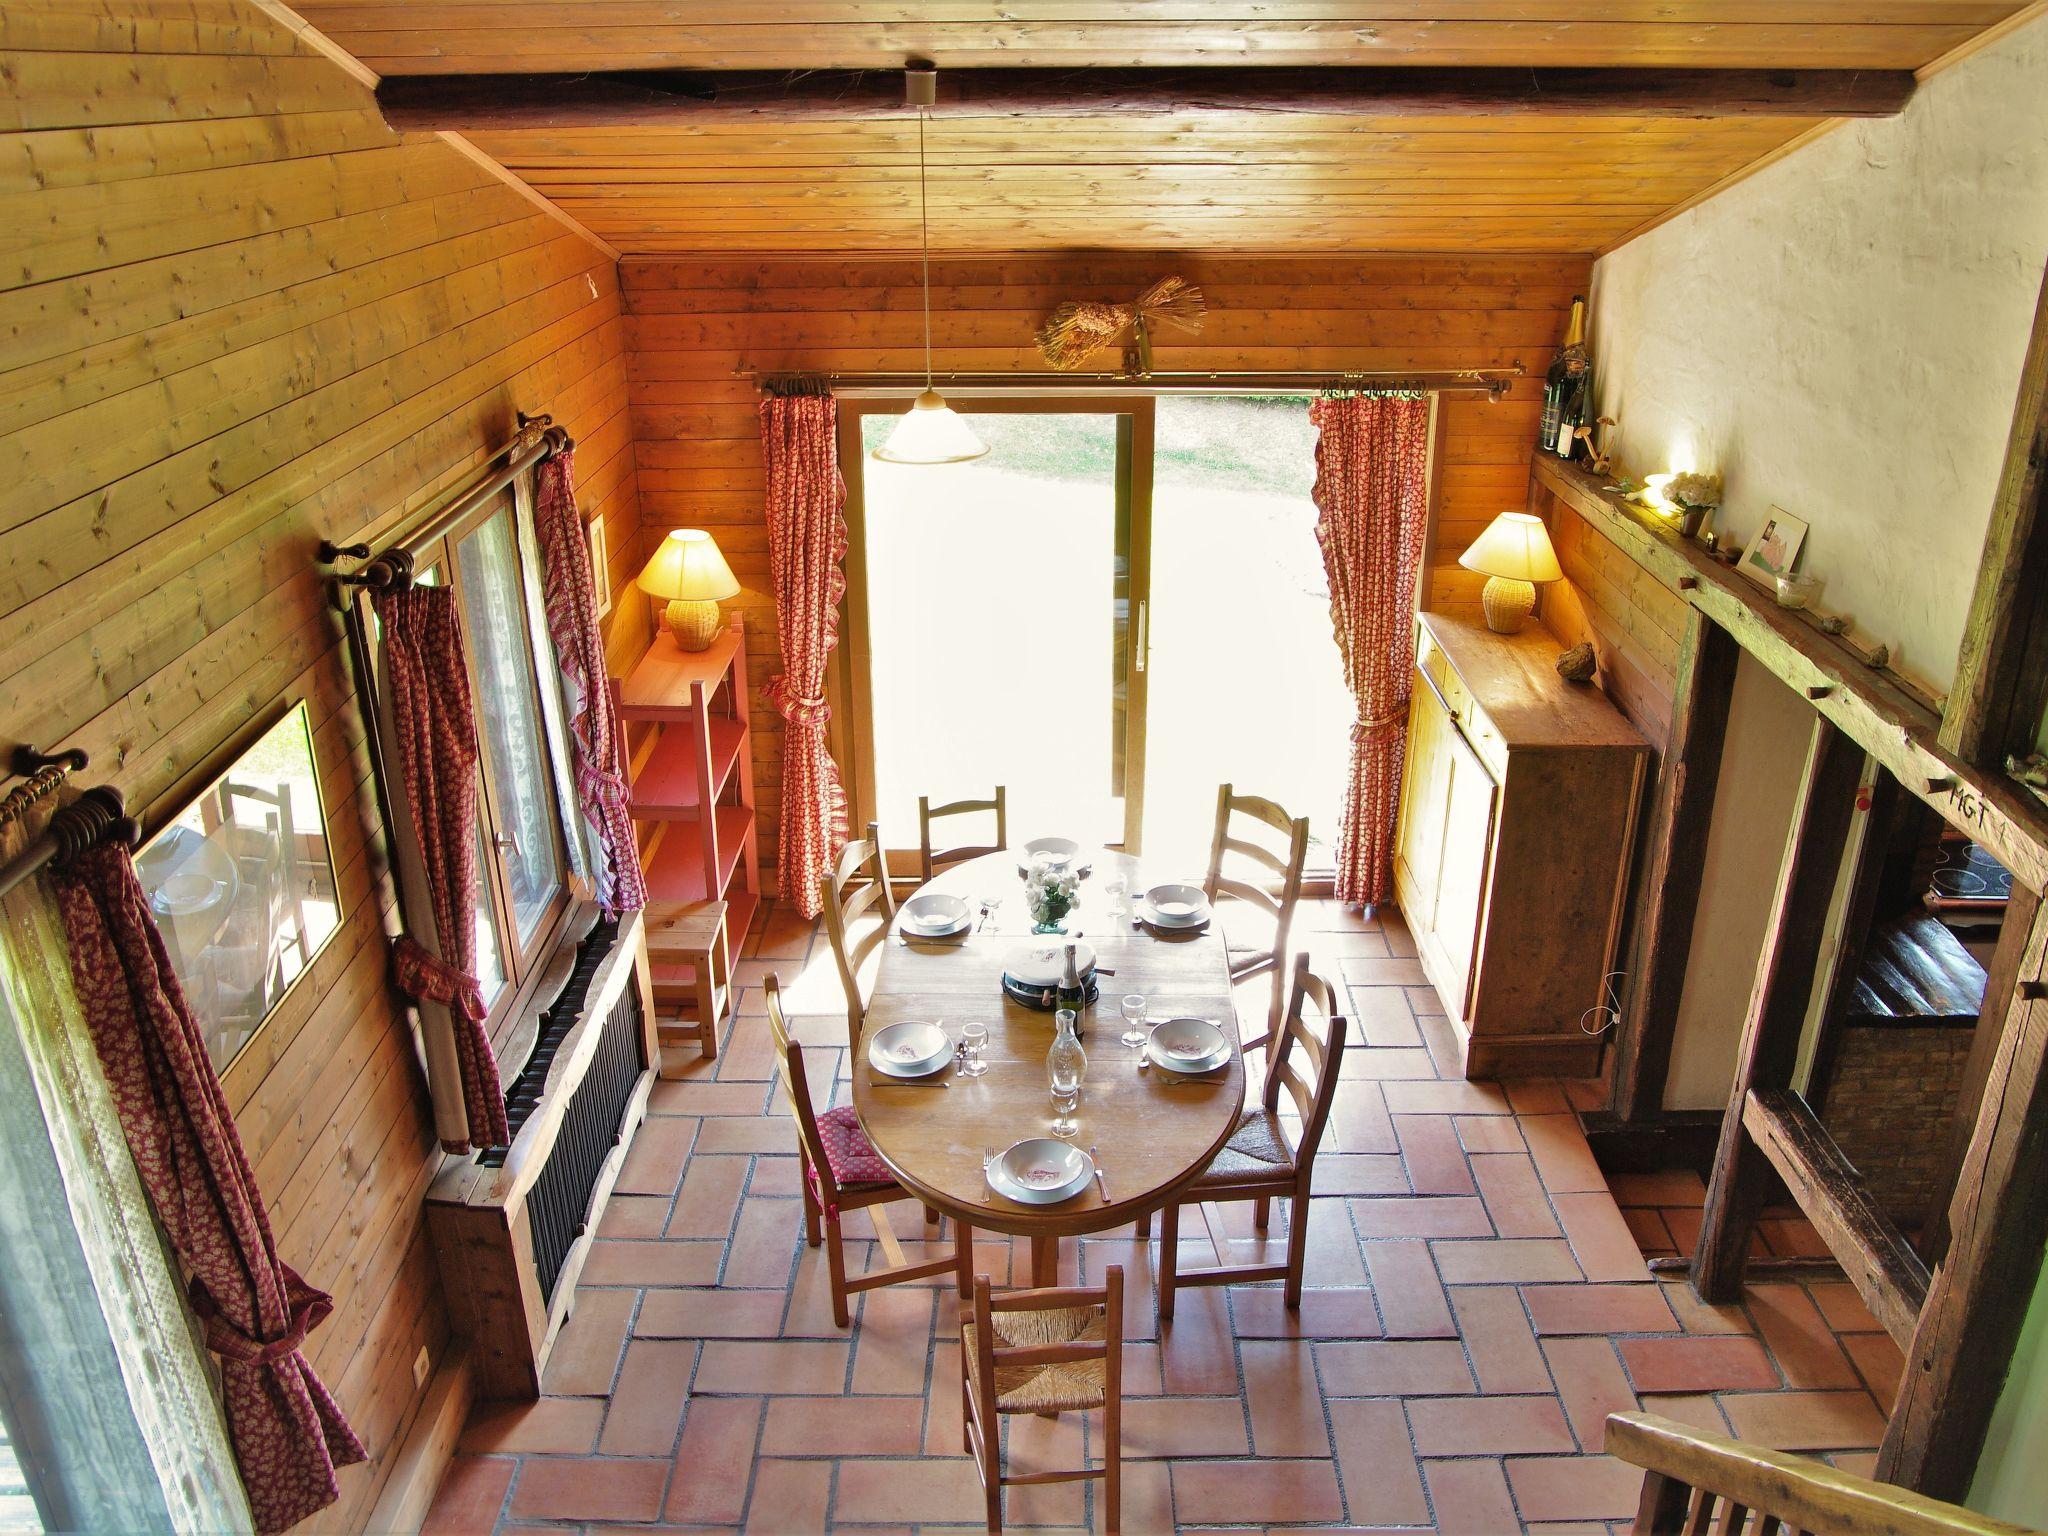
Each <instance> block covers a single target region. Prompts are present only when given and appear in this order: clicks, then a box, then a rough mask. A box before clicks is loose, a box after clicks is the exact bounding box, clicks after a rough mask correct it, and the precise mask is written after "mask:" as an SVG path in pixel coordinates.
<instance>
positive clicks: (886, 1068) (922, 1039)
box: [868, 1024, 953, 1077]
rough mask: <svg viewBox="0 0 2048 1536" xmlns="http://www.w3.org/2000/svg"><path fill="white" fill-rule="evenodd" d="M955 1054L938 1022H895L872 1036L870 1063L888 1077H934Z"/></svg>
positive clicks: (869, 1047)
mask: <svg viewBox="0 0 2048 1536" xmlns="http://www.w3.org/2000/svg"><path fill="white" fill-rule="evenodd" d="M952 1054H953V1041H952V1039H951V1038H950V1037H949V1036H948V1035H947V1034H946V1032H945V1031H944V1030H943V1029H941V1028H939V1026H938V1025H936V1024H891V1025H888V1026H887V1027H886V1028H883V1029H878V1030H876V1031H875V1032H874V1033H873V1034H872V1035H870V1036H869V1037H868V1065H869V1066H871V1067H873V1068H874V1069H875V1070H876V1071H877V1072H880V1073H882V1074H883V1075H884V1076H886V1077H930V1076H931V1075H932V1074H933V1073H934V1072H936V1071H938V1070H939V1069H940V1068H941V1067H943V1066H945V1064H946V1062H947V1061H948V1059H950V1058H951V1056H952Z"/></svg>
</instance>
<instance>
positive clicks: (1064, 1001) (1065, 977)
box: [1053, 944, 1088, 1031]
mask: <svg viewBox="0 0 2048 1536" xmlns="http://www.w3.org/2000/svg"><path fill="white" fill-rule="evenodd" d="M1066 948H1067V963H1066V969H1065V970H1064V971H1063V972H1061V974H1060V984H1059V988H1058V990H1056V991H1055V992H1054V993H1053V1006H1054V1007H1055V1008H1067V1009H1071V1010H1072V1011H1073V1014H1074V1028H1075V1029H1076V1031H1078V1030H1079V1029H1080V1027H1081V1020H1082V1019H1083V1018H1084V1017H1085V1016H1086V1013H1087V1007H1088V988H1087V986H1086V984H1085V983H1084V982H1083V981H1082V980H1081V962H1080V958H1079V956H1077V955H1076V954H1075V953H1074V946H1073V945H1072V944H1069V945H1067V947H1066Z"/></svg>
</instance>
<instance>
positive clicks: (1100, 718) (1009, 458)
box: [835, 397, 1152, 865]
mask: <svg viewBox="0 0 2048 1536" xmlns="http://www.w3.org/2000/svg"><path fill="white" fill-rule="evenodd" d="M906 403H907V402H905V401H902V400H894V399H890V400H883V399H872V400H869V399H859V398H843V399H842V401H841V406H840V409H841V440H840V466H841V470H842V473H843V474H844V475H845V477H846V479H847V482H848V486H847V489H848V492H849V496H848V520H849V524H850V530H849V531H850V534H851V545H852V547H851V548H850V549H849V551H848V559H847V566H848V578H849V579H848V592H847V618H848V634H847V636H846V666H845V668H844V671H843V676H842V687H843V690H844V693H845V695H846V696H845V697H844V698H843V699H842V703H843V704H845V705H847V706H850V707H849V708H847V709H844V710H842V711H837V712H835V714H837V715H839V716H840V717H841V718H842V719H843V720H844V721H845V725H846V733H847V736H848V737H850V743H849V744H850V745H851V747H852V751H851V752H850V753H846V754H844V755H842V757H841V761H842V762H849V761H850V763H851V764H852V767H853V783H852V784H851V785H850V786H849V789H850V790H851V792H852V799H853V804H854V807H855V815H856V817H861V816H867V815H872V816H875V817H877V818H878V819H879V821H880V824H881V828H882V835H883V839H884V841H885V843H886V844H887V845H888V846H889V847H890V848H891V849H892V850H895V851H897V852H898V853H899V855H900V854H901V853H902V852H904V851H912V852H914V850H915V849H916V847H917V801H918V797H919V796H920V795H928V796H930V797H931V800H932V803H933V804H935V805H936V804H942V803H944V802H946V801H949V800H958V799H981V798H985V797H986V796H987V795H988V794H989V793H990V791H991V790H992V789H993V788H994V787H995V786H996V785H998V784H1001V785H1003V786H1005V788H1006V790H1007V793H1008V797H1009V825H1010V839H1011V842H1012V845H1013V846H1014V845H1015V844H1018V843H1021V842H1023V841H1024V840H1026V839H1028V838H1031V837H1036V836H1041V835H1057V836H1066V837H1073V838H1076V839H1079V840H1080V841H1082V842H1089V843H1102V844H1108V845H1111V846H1128V847H1132V848H1135V847H1136V846H1137V840H1138V830H1139V826H1140V821H1141V817H1142V814H1143V811H1142V799H1143V795H1142V786H1143V784H1144V741H1143V731H1142V722H1143V719H1144V688H1145V676H1144V670H1143V655H1142V647H1143V645H1144V643H1145V639H1146V637H1145V635H1144V633H1143V631H1144V627H1145V626H1144V613H1145V603H1146V579H1147V577H1146V566H1147V559H1146V552H1147V549H1148V546H1149V522H1150V512H1151V464H1152V401H1151V400H1149V399H1145V398H1127V397H1116V398H1104V397H1095V398H1073V397H1070V398H1066V399H1057V400H1048V399H1043V398H1034V399H1017V398H1005V399H984V400H973V399H964V400H963V399H957V398H956V399H954V400H953V402H952V403H953V405H954V407H955V408H956V409H958V410H960V411H961V412H962V413H963V414H965V415H967V416H968V418H969V420H970V421H971V422H972V424H973V427H974V430H975V431H976V432H977V433H978V434H980V436H981V437H982V440H983V441H984V442H986V443H988V444H989V445H990V451H989V453H988V454H987V455H986V456H985V457H983V458H980V459H977V460H974V461H972V462H969V463H965V464H949V465H932V466H926V465H919V466H909V465H899V464H888V463H883V462H880V461H877V460H875V459H872V458H870V457H869V456H868V455H869V452H870V451H871V450H872V449H873V448H874V447H875V445H876V444H878V443H879V442H881V441H882V440H883V439H884V438H885V437H886V436H887V435H888V433H889V430H890V428H891V427H892V426H893V425H894V423H895V419H896V417H897V416H898V415H900V414H901V412H902V411H903V409H904V408H905V405H906ZM960 832H961V835H962V837H963V838H971V839H972V840H975V841H979V840H981V838H982V836H983V835H984V834H983V833H981V832H980V830H979V829H969V828H966V827H962V828H961V829H960ZM898 862H899V865H901V864H902V863H903V861H902V860H901V859H900V858H899V860H898Z"/></svg>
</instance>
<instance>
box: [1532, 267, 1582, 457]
mask: <svg viewBox="0 0 2048 1536" xmlns="http://www.w3.org/2000/svg"><path fill="white" fill-rule="evenodd" d="M1592 393H1593V374H1592V365H1591V364H1590V363H1589V362H1588V361H1587V359H1586V301H1585V299H1584V298H1583V297H1577V296H1575V297H1574V298H1573V299H1572V318H1571V323H1570V324H1569V325H1568V326H1566V328H1565V333H1564V346H1563V348H1562V349H1561V350H1560V351H1559V352H1558V354H1557V356H1556V357H1555V358H1553V359H1551V363H1550V371H1549V372H1548V373H1547V374H1545V375H1544V378H1543V420H1542V425H1541V426H1540V428H1539V429H1538V434H1537V440H1538V442H1539V443H1540V444H1541V445H1542V447H1543V449H1544V450H1545V451H1546V452H1549V453H1554V454H1556V455H1557V456H1558V457H1559V458H1561V459H1568V458H1570V457H1571V456H1572V447H1573V445H1574V443H1575V441H1576V439H1577V436H1578V430H1579V428H1580V427H1582V426H1584V425H1585V424H1586V422H1587V420H1588V419H1589V417H1590V416H1591V413H1592Z"/></svg>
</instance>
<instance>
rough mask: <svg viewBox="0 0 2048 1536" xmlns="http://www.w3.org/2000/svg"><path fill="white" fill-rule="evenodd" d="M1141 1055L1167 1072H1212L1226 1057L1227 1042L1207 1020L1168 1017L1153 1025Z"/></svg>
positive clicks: (1227, 1057) (1227, 1052)
mask: <svg viewBox="0 0 2048 1536" xmlns="http://www.w3.org/2000/svg"><path fill="white" fill-rule="evenodd" d="M1145 1054H1146V1055H1147V1056H1150V1057H1151V1058H1152V1060H1153V1062H1154V1063H1155V1064H1157V1065H1159V1066H1162V1067H1165V1068H1166V1069H1167V1070H1168V1071H1169V1072H1213V1071H1214V1070H1215V1069H1216V1068H1218V1067H1220V1066H1222V1065H1223V1064H1224V1063H1226V1062H1227V1061H1229V1060H1230V1041H1229V1040H1228V1039H1227V1038H1225V1036H1224V1033H1223V1031H1222V1030H1220V1029H1218V1028H1217V1027H1216V1026H1215V1025H1214V1024H1211V1023H1210V1022H1209V1021H1208V1020H1207V1019H1168V1020H1166V1021H1165V1022H1164V1023H1162V1024H1157V1025H1154V1026H1153V1029H1152V1033H1151V1035H1150V1036H1148V1037H1147V1039H1146V1041H1145Z"/></svg>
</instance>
